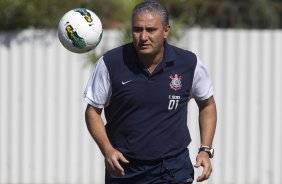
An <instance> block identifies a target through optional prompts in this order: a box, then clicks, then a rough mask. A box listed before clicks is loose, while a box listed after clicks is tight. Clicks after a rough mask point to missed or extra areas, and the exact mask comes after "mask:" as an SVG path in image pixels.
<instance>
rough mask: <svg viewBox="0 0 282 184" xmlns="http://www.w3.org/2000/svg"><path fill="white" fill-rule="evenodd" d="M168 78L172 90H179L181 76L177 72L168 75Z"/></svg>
mask: <svg viewBox="0 0 282 184" xmlns="http://www.w3.org/2000/svg"><path fill="white" fill-rule="evenodd" d="M169 78H170V79H171V82H170V84H169V86H170V88H171V89H173V90H174V91H177V90H180V89H181V87H182V83H181V79H182V77H181V76H180V75H178V74H174V75H170V76H169Z"/></svg>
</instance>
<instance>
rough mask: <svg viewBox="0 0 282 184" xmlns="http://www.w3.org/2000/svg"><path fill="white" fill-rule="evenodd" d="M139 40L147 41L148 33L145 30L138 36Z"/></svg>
mask: <svg viewBox="0 0 282 184" xmlns="http://www.w3.org/2000/svg"><path fill="white" fill-rule="evenodd" d="M140 39H141V40H147V39H148V33H147V32H146V31H145V30H144V31H142V33H141V35H140Z"/></svg>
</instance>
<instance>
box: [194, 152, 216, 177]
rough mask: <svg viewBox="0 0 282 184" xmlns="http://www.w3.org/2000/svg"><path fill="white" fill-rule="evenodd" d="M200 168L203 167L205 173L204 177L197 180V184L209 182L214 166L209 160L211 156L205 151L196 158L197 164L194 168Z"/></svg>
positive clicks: (203, 173)
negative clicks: (198, 183)
mask: <svg viewBox="0 0 282 184" xmlns="http://www.w3.org/2000/svg"><path fill="white" fill-rule="evenodd" d="M200 166H202V167H203V172H202V175H201V176H199V177H198V178H197V182H202V181H204V180H207V179H208V178H209V177H210V175H211V173H212V165H211V161H210V158H209V154H208V153H206V152H204V151H201V152H200V153H199V154H198V156H197V158H196V164H195V165H194V167H196V168H199V167H200Z"/></svg>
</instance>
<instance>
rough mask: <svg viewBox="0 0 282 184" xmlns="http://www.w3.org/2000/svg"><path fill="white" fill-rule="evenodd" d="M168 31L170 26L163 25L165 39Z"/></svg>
mask: <svg viewBox="0 0 282 184" xmlns="http://www.w3.org/2000/svg"><path fill="white" fill-rule="evenodd" d="M169 33H170V26H166V27H164V38H165V39H166V38H167V37H168V35H169Z"/></svg>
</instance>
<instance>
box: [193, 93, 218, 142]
mask: <svg viewBox="0 0 282 184" xmlns="http://www.w3.org/2000/svg"><path fill="white" fill-rule="evenodd" d="M197 103H198V106H199V125H200V134H201V144H202V145H204V146H209V147H212V142H213V138H214V134H215V129H216V121H217V113H216V104H215V101H214V98H213V97H211V98H209V99H207V100H205V101H202V102H197Z"/></svg>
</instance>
